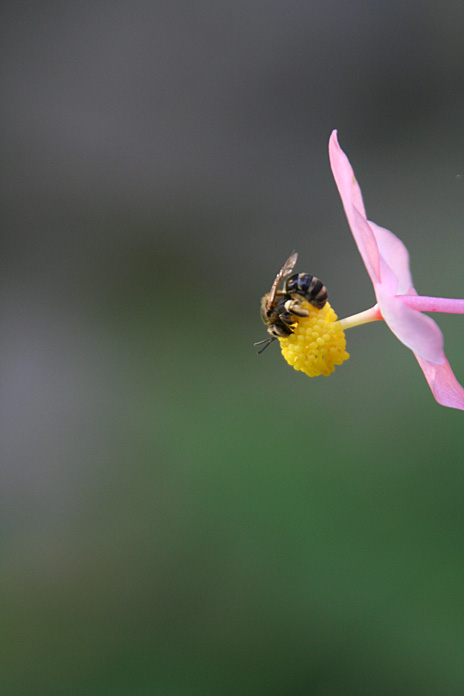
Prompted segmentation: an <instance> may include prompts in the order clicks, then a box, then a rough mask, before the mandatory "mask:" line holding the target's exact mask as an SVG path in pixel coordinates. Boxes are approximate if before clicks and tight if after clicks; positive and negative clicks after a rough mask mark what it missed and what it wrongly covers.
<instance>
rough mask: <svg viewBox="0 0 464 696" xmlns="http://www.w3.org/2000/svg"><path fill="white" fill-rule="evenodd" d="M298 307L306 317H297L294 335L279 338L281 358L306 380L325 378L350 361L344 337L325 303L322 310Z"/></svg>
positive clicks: (307, 305) (329, 307) (305, 306)
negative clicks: (305, 310)
mask: <svg viewBox="0 0 464 696" xmlns="http://www.w3.org/2000/svg"><path fill="white" fill-rule="evenodd" d="M301 304H302V307H304V309H307V310H308V312H309V316H308V317H298V322H297V323H296V324H295V328H294V333H292V334H290V336H288V337H286V338H279V342H280V348H281V350H282V355H283V356H284V358H285V360H286V361H287V362H288V364H289V365H291V366H292V367H293V368H295V370H301V371H302V372H305V373H306V374H307V375H308V377H317V376H318V375H324V376H325V377H328V375H330V373H331V372H333V371H334V370H335V365H341V364H342V362H344V361H345V360H348V358H349V357H350V356H349V354H348V353H347V352H346V350H345V348H346V340H345V334H344V333H343V329H342V327H341V326H340V322H339V321H338V320H337V319H338V318H337V315H336V314H335V312H334V311H333V309H332V307H331V306H330V304H329V303H328V302H326V304H325V305H324V307H323V308H322V309H317V308H316V307H313V305H310V304H309V303H308V302H302V303H301Z"/></svg>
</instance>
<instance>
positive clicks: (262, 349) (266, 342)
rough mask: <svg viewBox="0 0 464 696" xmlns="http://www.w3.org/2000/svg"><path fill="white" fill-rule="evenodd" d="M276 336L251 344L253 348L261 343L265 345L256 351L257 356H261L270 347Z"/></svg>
mask: <svg viewBox="0 0 464 696" xmlns="http://www.w3.org/2000/svg"><path fill="white" fill-rule="evenodd" d="M276 338H277V336H273V337H272V338H265V339H264V340H263V341H257V342H256V343H253V345H254V346H259V345H261V343H265V344H266V345H265V346H264V347H263V348H261V350H258V355H261V353H262V352H263V351H264V350H266V348H267V347H268V346H270V345H271V343H272V341H275V340H276Z"/></svg>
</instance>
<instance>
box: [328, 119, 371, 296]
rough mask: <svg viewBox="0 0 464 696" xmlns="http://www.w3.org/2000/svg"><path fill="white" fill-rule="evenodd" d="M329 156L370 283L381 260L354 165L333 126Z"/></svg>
mask: <svg viewBox="0 0 464 696" xmlns="http://www.w3.org/2000/svg"><path fill="white" fill-rule="evenodd" d="M329 158H330V166H331V168H332V174H333V176H334V179H335V183H336V184H337V188H338V192H339V194H340V198H341V199H342V203H343V208H344V210H345V215H346V217H347V220H348V224H349V226H350V229H351V233H352V235H353V237H354V241H355V242H356V244H357V247H358V249H359V253H360V254H361V257H362V260H363V261H364V265H365V266H366V269H367V272H368V273H369V276H370V278H371V280H372V282H373V283H378V282H379V281H380V261H379V250H378V248H377V242H376V239H375V236H374V233H373V231H372V229H371V228H370V226H369V223H368V222H367V219H366V211H365V210H364V204H363V200H362V194H361V189H360V188H359V186H358V183H357V181H356V178H355V176H354V172H353V169H352V168H351V164H350V162H349V160H348V157H347V156H346V155H345V153H344V152H343V150H342V149H341V147H340V145H339V144H338V140H337V131H336V130H334V131H333V132H332V135H331V136H330V140H329Z"/></svg>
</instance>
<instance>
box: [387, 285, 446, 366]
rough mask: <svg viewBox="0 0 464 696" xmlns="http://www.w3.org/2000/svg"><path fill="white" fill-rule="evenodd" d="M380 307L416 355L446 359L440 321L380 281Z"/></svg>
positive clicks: (390, 323)
mask: <svg viewBox="0 0 464 696" xmlns="http://www.w3.org/2000/svg"><path fill="white" fill-rule="evenodd" d="M374 289H375V294H376V297H377V302H378V303H379V307H380V311H381V312H382V316H383V318H384V320H385V323H386V324H387V325H388V327H389V329H390V330H391V331H392V332H393V333H394V334H395V336H396V337H397V338H398V339H399V340H400V341H401V343H404V345H405V346H407V347H408V348H410V349H411V350H412V351H414V353H415V354H416V357H417V356H420V357H421V358H424V359H425V360H428V361H430V362H431V363H435V364H437V363H438V364H440V363H443V362H444V361H445V360H446V358H445V355H444V353H443V334H442V333H441V331H440V329H439V328H438V326H437V324H436V323H435V322H434V321H433V319H431V318H430V317H428V316H427V315H426V314H421V313H420V312H417V311H416V310H415V309H411V308H410V307H408V306H407V305H405V304H404V302H402V300H401V297H394V296H392V294H391V292H390V289H389V288H388V287H387V286H385V285H383V284H378V285H375V286H374Z"/></svg>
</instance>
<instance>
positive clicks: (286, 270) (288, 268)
mask: <svg viewBox="0 0 464 696" xmlns="http://www.w3.org/2000/svg"><path fill="white" fill-rule="evenodd" d="M297 258H298V254H297V252H296V251H294V252H293V254H292V255H291V256H290V257H289V258H288V259H287V260H286V262H285V263H284V265H283V266H282V268H281V269H280V271H279V272H278V274H277V275H276V277H275V280H274V282H273V283H272V287H271V290H270V292H269V297H268V300H267V305H268V307H272V305H273V304H274V301H275V296H276V293H277V290H278V288H279V285H280V284H281V282H282V280H283V279H284V278H285V277H286V276H288V275H290V273H291V272H292V271H293V269H294V268H295V264H296V260H297Z"/></svg>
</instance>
